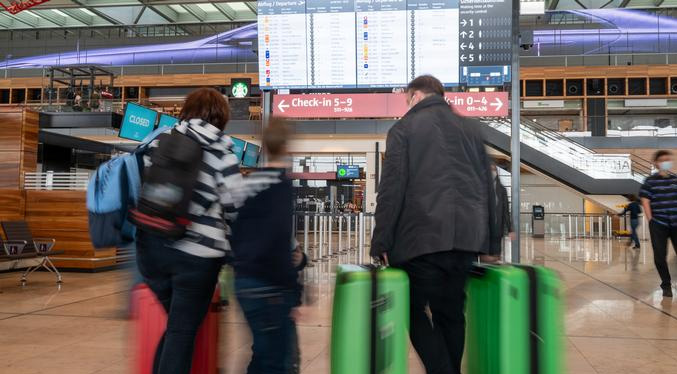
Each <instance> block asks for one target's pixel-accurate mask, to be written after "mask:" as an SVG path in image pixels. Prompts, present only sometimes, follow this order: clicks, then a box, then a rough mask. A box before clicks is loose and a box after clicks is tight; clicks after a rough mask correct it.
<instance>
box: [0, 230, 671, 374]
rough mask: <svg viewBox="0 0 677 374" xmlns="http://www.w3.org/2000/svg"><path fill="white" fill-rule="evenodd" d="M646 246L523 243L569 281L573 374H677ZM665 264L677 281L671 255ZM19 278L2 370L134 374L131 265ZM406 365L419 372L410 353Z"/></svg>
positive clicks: (320, 281) (320, 266)
mask: <svg viewBox="0 0 677 374" xmlns="http://www.w3.org/2000/svg"><path fill="white" fill-rule="evenodd" d="M645 246H647V250H646V253H644V252H640V253H637V254H635V253H633V252H626V249H625V242H622V241H617V240H612V241H607V240H596V239H580V240H567V239H560V238H550V239H545V240H543V239H538V240H531V239H527V240H525V241H524V243H523V248H522V254H523V257H524V258H526V259H527V260H528V261H529V262H533V263H544V264H545V265H546V266H549V267H552V268H554V269H556V270H557V271H559V272H560V273H561V275H562V277H563V279H564V285H565V288H566V290H565V291H566V300H567V313H566V335H567V351H566V355H567V358H566V362H567V372H568V373H572V374H574V373H575V374H587V373H600V374H601V373H614V374H618V373H623V374H634V373H643V374H644V373H655V374H659V373H665V374H668V373H670V374H674V373H677V301H673V300H670V299H667V300H663V298H662V297H661V293H660V289H659V287H658V283H659V282H658V276H657V275H656V272H655V270H654V268H653V260H652V253H651V249H650V248H648V244H646V243H645ZM340 260H341V261H355V258H354V257H353V258H352V259H350V258H348V257H343V258H341V259H340ZM334 261H337V260H334ZM669 262H670V269H671V272H672V273H673V274H674V276H675V277H676V279H677V260H676V259H675V256H674V252H671V254H670V260H669ZM333 265H334V263H328V262H324V263H317V264H316V265H315V266H314V267H312V268H309V269H308V270H307V272H306V284H307V290H308V292H307V294H306V302H307V303H306V305H305V306H303V307H302V308H301V316H300V319H299V334H300V340H301V349H302V360H303V363H302V370H303V372H304V373H313V374H315V373H329V333H330V323H331V318H330V313H331V291H332V290H331V285H332V283H333V277H332V274H331V269H332V268H333ZM19 276H20V275H19V274H18V273H4V274H0V347H2V349H0V374H15V373H21V374H37V373H43V374H60V373H68V374H94V373H97V374H113V373H115V374H122V373H129V372H131V370H130V367H131V366H130V365H131V364H130V362H129V357H130V351H129V346H128V329H129V327H130V323H129V321H128V320H127V319H126V308H127V297H128V289H129V286H130V279H131V276H130V275H129V274H128V273H127V272H126V271H123V270H117V271H111V272H105V273H99V274H82V273H66V274H65V275H64V280H65V283H64V285H63V287H62V288H61V289H60V290H58V289H57V288H56V286H55V285H54V283H53V276H52V275H50V274H47V273H38V274H35V275H34V276H33V278H32V279H31V282H30V283H29V284H28V286H26V287H25V288H21V287H20V286H19ZM221 328H222V330H221V331H222V334H221V339H222V344H221V347H220V349H221V352H222V354H221V357H222V362H221V366H222V367H223V372H224V373H228V374H231V373H232V374H240V373H244V368H245V366H246V363H247V360H248V357H249V344H250V338H249V337H248V332H247V326H246V324H245V323H244V322H243V318H242V316H241V314H240V313H239V311H238V310H237V308H236V307H230V308H229V309H228V310H227V311H226V312H224V314H223V320H222V323H221ZM410 367H411V370H410V373H412V374H419V373H423V371H422V369H421V367H420V364H419V363H418V359H417V357H416V355H415V353H413V352H411V353H410Z"/></svg>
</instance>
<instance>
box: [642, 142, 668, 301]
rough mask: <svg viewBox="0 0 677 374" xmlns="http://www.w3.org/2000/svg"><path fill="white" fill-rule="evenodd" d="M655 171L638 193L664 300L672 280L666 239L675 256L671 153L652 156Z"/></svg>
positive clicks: (664, 152) (664, 151) (660, 152)
mask: <svg viewBox="0 0 677 374" xmlns="http://www.w3.org/2000/svg"><path fill="white" fill-rule="evenodd" d="M653 162H654V166H655V167H656V169H657V170H658V171H657V172H656V173H655V174H653V175H651V176H649V177H647V178H646V180H645V181H644V184H643V185H642V188H641V189H640V191H639V197H640V198H641V199H642V207H643V208H644V216H645V217H646V219H647V221H649V233H650V234H651V246H652V247H653V258H654V264H655V265H656V270H657V271H658V275H659V276H660V277H661V289H662V290H663V297H672V280H671V278H670V270H669V269H668V263H667V256H668V239H670V241H671V242H672V246H673V249H674V250H675V253H677V176H676V175H675V174H673V173H672V171H671V170H672V166H673V163H672V152H670V151H666V150H661V151H658V152H656V154H654V158H653Z"/></svg>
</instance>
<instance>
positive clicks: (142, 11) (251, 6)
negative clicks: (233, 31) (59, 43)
mask: <svg viewBox="0 0 677 374" xmlns="http://www.w3.org/2000/svg"><path fill="white" fill-rule="evenodd" d="M255 20H256V1H233V0H215V1H209V2H206V1H205V0H50V1H48V2H46V3H43V4H40V5H37V6H35V7H33V8H30V9H28V10H24V11H22V12H19V13H17V14H10V13H9V12H7V11H6V10H4V9H2V10H1V11H0V30H3V29H5V30H7V29H9V30H25V29H55V28H57V29H58V28H79V27H104V26H134V25H176V24H179V25H180V24H205V23H207V24H208V23H231V22H238V23H240V22H248V21H255Z"/></svg>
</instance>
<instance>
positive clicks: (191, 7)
mask: <svg viewBox="0 0 677 374" xmlns="http://www.w3.org/2000/svg"><path fill="white" fill-rule="evenodd" d="M181 8H183V9H185V10H186V11H187V12H188V13H189V14H190V15H191V16H193V17H195V18H196V19H197V20H198V21H200V22H204V21H205V20H206V19H207V12H205V11H204V10H202V9H200V7H199V6H197V5H195V4H181Z"/></svg>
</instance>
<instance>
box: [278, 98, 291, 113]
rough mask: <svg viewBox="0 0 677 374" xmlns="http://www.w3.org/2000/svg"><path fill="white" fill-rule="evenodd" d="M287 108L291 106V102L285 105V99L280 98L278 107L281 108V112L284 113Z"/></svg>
mask: <svg viewBox="0 0 677 374" xmlns="http://www.w3.org/2000/svg"><path fill="white" fill-rule="evenodd" d="M286 108H289V104H287V105H284V99H283V100H280V103H279V104H277V109H279V110H280V112H282V113H284V110H285V109H286Z"/></svg>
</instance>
